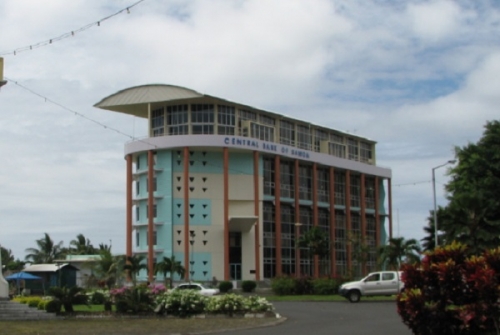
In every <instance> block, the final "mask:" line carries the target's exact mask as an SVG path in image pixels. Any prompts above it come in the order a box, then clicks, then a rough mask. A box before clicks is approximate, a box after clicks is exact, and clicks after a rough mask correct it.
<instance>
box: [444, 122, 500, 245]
mask: <svg viewBox="0 0 500 335" xmlns="http://www.w3.org/2000/svg"><path fill="white" fill-rule="evenodd" d="M455 156H456V158H457V160H458V164H457V165H456V166H455V167H453V168H451V169H450V172H449V175H450V176H451V181H450V182H449V183H448V184H447V185H446V191H447V192H448V201H449V203H448V205H447V206H446V207H445V208H444V209H443V210H444V211H445V212H446V213H444V214H443V217H442V218H438V224H439V229H440V230H442V231H443V232H444V238H445V241H444V242H446V243H451V242H452V241H454V240H456V241H459V242H461V243H464V244H466V245H467V246H469V247H470V249H468V250H469V252H471V253H480V252H481V251H483V250H487V249H490V248H493V247H496V246H497V245H499V244H500V122H499V121H491V122H487V123H486V125H485V130H484V133H483V136H482V137H481V139H480V140H479V141H478V142H477V143H469V144H468V145H466V146H464V147H462V148H460V147H456V148H455Z"/></svg>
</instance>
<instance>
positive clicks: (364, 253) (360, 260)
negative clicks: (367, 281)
mask: <svg viewBox="0 0 500 335" xmlns="http://www.w3.org/2000/svg"><path fill="white" fill-rule="evenodd" d="M347 239H348V241H349V243H350V244H351V253H352V260H353V262H356V263H357V265H358V266H357V267H356V269H355V271H354V276H355V277H358V276H360V275H362V273H363V274H364V273H365V268H366V263H367V262H368V260H369V259H370V253H371V252H372V251H373V249H374V247H370V246H369V245H368V243H366V239H365V238H364V237H363V236H361V234H348V237H347ZM374 252H375V253H376V250H374Z"/></svg>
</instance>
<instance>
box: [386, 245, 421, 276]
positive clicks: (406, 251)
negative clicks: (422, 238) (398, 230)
mask: <svg viewBox="0 0 500 335" xmlns="http://www.w3.org/2000/svg"><path fill="white" fill-rule="evenodd" d="M419 261H420V246H419V244H418V242H417V240H415V239H413V238H411V239H409V240H405V238H404V237H395V238H391V239H389V243H388V244H387V245H384V246H382V247H380V248H379V263H380V264H381V265H382V266H383V267H385V266H387V267H388V268H389V269H393V270H398V269H399V268H400V267H401V265H402V264H403V263H418V262H419Z"/></svg>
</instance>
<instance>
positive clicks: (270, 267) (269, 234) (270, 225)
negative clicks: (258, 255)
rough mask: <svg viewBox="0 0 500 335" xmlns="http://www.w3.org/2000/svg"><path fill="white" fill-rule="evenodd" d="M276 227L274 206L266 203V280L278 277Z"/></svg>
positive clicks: (264, 244)
mask: <svg viewBox="0 0 500 335" xmlns="http://www.w3.org/2000/svg"><path fill="white" fill-rule="evenodd" d="M275 235H276V227H275V222H274V206H273V204H272V203H271V202H267V201H265V202H264V217H263V237H264V238H263V253H264V254H263V263H264V278H274V277H275V276H276V236H275Z"/></svg>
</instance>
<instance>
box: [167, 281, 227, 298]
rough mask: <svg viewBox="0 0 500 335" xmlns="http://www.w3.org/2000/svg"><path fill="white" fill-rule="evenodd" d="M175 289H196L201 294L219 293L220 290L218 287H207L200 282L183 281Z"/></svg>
mask: <svg viewBox="0 0 500 335" xmlns="http://www.w3.org/2000/svg"><path fill="white" fill-rule="evenodd" d="M173 290H195V291H197V292H198V293H199V294H201V295H205V296H213V295H217V294H219V290H218V289H216V288H207V287H205V286H203V285H201V284H198V283H183V284H179V285H177V286H176V287H174V288H173Z"/></svg>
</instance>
